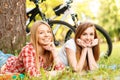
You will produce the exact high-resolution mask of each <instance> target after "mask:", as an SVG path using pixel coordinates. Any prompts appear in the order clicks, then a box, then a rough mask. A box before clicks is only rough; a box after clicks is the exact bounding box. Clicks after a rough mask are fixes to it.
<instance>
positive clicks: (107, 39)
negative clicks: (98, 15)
mask: <svg viewBox="0 0 120 80" xmlns="http://www.w3.org/2000/svg"><path fill="white" fill-rule="evenodd" d="M95 27H96V29H97V31H99V32H100V34H102V35H103V36H104V38H105V39H106V42H107V50H106V51H105V53H104V54H105V55H104V57H109V56H110V55H111V53H112V40H111V38H110V36H109V34H108V33H107V32H106V31H105V30H104V29H103V28H102V27H101V26H99V25H97V24H95ZM71 33H72V32H71V30H69V31H68V32H67V34H66V37H69V36H70V35H71Z"/></svg>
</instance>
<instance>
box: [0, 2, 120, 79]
mask: <svg viewBox="0 0 120 80" xmlns="http://www.w3.org/2000/svg"><path fill="white" fill-rule="evenodd" d="M1 1H3V2H4V1H7V0H1ZM1 1H0V4H2V3H1ZM12 1H14V2H16V3H17V0H11V3H12ZM20 1H22V0H20ZM64 1H65V0H46V1H44V2H43V3H42V4H40V6H41V8H42V7H43V12H45V14H46V15H47V17H51V16H53V15H54V12H52V8H54V7H56V6H57V5H59V4H61V3H64ZM73 1H74V2H73V4H72V5H73V6H72V7H73V9H74V10H75V12H76V13H77V14H78V15H79V18H80V19H81V20H83V21H86V20H89V21H93V22H94V23H96V24H99V25H101V26H102V27H103V28H104V29H105V30H106V31H107V32H108V33H109V35H110V37H111V39H112V42H113V51H112V53H111V56H110V57H108V58H104V57H101V59H100V61H99V64H100V69H99V70H97V71H95V72H90V73H88V74H86V75H84V76H78V75H76V74H73V73H72V72H71V71H70V70H68V71H66V72H63V73H62V74H60V75H59V76H56V77H54V78H52V77H49V78H46V77H45V75H44V74H43V77H42V79H43V80H78V79H81V80H120V59H119V58H120V54H119V53H120V50H119V48H120V5H119V4H120V0H73ZM18 2H19V1H18ZM17 5H19V6H20V5H23V4H19V3H18V4H17ZM24 5H25V9H22V10H27V9H28V8H33V7H34V4H33V3H32V2H30V1H29V0H26V2H25V3H24ZM1 6H2V5H0V25H1V26H0V32H2V31H4V30H3V27H2V25H3V24H2V22H3V19H2V18H1V16H2V15H1V14H2V9H1V8H2V7H4V8H5V9H7V7H8V6H7V5H5V6H2V7H1ZM15 8H16V9H17V7H15ZM12 10H13V12H14V13H15V9H12ZM4 13H5V14H7V12H4ZM14 13H13V14H14ZM49 13H51V14H49ZM11 14H12V13H11ZM18 14H19V13H18ZM14 16H15V17H16V16H18V15H17V14H16V15H14ZM23 16H24V17H25V15H23ZM23 16H22V17H23ZM7 19H9V17H7ZM7 19H6V20H7ZM58 19H59V18H58ZM10 20H11V22H12V18H11V17H10ZM23 23H25V22H23ZM9 26H10V27H11V26H12V23H11V25H9ZM13 26H14V25H13ZM18 26H19V25H18ZM7 29H8V32H10V31H11V28H7ZM19 31H21V30H20V29H19ZM8 32H5V31H4V33H8ZM14 34H15V33H14ZM6 36H8V38H5V39H2V40H0V44H1V46H2V43H4V41H5V40H8V41H7V42H6V44H7V43H10V44H11V45H12V42H13V41H14V40H13V41H12V40H10V37H9V36H12V35H11V34H7V35H6ZM2 37H4V36H2V35H1V33H0V39H1V38H2ZM19 40H23V41H24V38H22V39H19ZM10 41H12V42H10ZM19 44H20V47H21V46H23V45H24V44H22V42H21V43H19ZM101 45H102V46H101V47H102V49H104V42H103V43H102V44H101ZM8 46H9V45H7V47H6V46H5V47H4V46H2V48H5V49H6V50H7V52H11V51H10V50H13V52H11V53H14V54H16V55H17V54H19V51H20V50H19V49H20V48H19V49H16V48H10V50H8ZM12 46H13V45H12ZM2 48H1V47H0V50H2ZM42 79H41V80H42ZM26 80H27V77H26ZM33 80H35V79H33ZM36 80H37V79H36Z"/></svg>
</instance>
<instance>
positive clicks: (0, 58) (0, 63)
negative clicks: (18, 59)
mask: <svg viewBox="0 0 120 80" xmlns="http://www.w3.org/2000/svg"><path fill="white" fill-rule="evenodd" d="M11 56H13V55H12V54H4V53H3V52H2V51H0V68H1V67H2V66H3V65H4V64H5V63H6V61H7V59H8V58H9V57H11Z"/></svg>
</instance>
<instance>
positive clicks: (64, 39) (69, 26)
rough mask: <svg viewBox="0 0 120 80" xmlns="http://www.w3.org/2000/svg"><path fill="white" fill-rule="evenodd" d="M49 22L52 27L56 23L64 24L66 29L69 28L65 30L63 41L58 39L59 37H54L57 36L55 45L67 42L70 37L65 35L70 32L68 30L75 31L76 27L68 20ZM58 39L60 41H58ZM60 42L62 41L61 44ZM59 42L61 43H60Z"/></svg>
mask: <svg viewBox="0 0 120 80" xmlns="http://www.w3.org/2000/svg"><path fill="white" fill-rule="evenodd" d="M48 24H49V25H50V26H51V28H53V27H54V25H58V24H59V25H60V26H61V25H62V26H63V27H64V28H65V29H67V30H66V31H64V32H65V34H64V35H62V34H61V35H62V37H63V40H62V41H63V42H62V41H61V40H60V41H59V40H58V39H56V38H57V37H54V38H55V40H56V41H55V42H56V43H55V45H56V46H59V45H63V43H64V42H66V41H67V40H68V39H69V38H67V37H65V36H66V33H67V32H68V30H71V32H72V33H75V28H74V27H73V26H72V25H70V24H69V23H67V22H64V21H60V20H51V21H49V22H48ZM54 36H56V34H54ZM57 41H58V42H57ZM60 42H61V44H60ZM58 44H59V45H58Z"/></svg>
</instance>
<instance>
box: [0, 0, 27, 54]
mask: <svg viewBox="0 0 120 80" xmlns="http://www.w3.org/2000/svg"><path fill="white" fill-rule="evenodd" d="M25 16H26V10H25V0H0V50H2V51H3V52H5V53H14V51H16V50H20V49H21V47H23V45H24V43H25V39H26V38H25V36H26V32H25V22H26V19H25Z"/></svg>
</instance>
